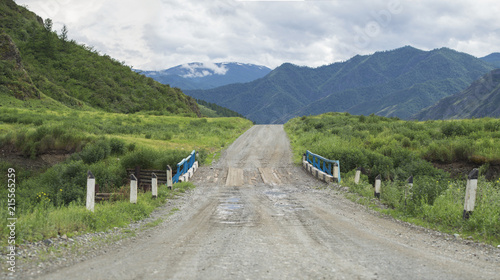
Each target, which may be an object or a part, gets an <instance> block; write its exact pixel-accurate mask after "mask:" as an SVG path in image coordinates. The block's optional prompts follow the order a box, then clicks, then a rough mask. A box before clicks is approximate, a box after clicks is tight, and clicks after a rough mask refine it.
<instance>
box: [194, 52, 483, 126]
mask: <svg viewBox="0 0 500 280" xmlns="http://www.w3.org/2000/svg"><path fill="white" fill-rule="evenodd" d="M492 69H493V67H492V66H491V65H489V64H487V63H485V62H483V61H481V60H480V59H478V58H475V57H473V56H471V55H468V54H465V53H460V52H457V51H454V50H450V49H447V48H442V49H436V50H432V51H422V50H418V49H415V48H413V47H409V46H407V47H403V48H400V49H396V50H392V51H385V52H377V53H375V54H372V55H365V56H360V55H357V56H355V57H353V58H351V59H350V60H348V61H346V62H341V63H334V64H331V65H328V66H322V67H319V68H309V67H299V66H295V65H291V64H283V65H281V66H280V67H278V68H276V69H275V70H273V71H272V72H271V73H270V74H268V75H267V76H265V77H264V78H261V79H258V80H255V81H253V82H249V83H245V84H236V85H228V86H224V87H219V88H215V89H211V90H204V91H202V90H193V91H186V93H187V94H188V95H191V96H193V97H195V98H198V99H203V100H207V101H209V102H213V103H217V104H218V105H221V106H224V107H227V108H229V109H231V110H234V111H236V112H238V113H240V114H242V115H244V116H245V117H247V118H249V119H250V120H253V121H255V122H256V123H284V122H286V121H287V120H289V119H290V118H292V117H296V116H301V115H311V114H320V113H325V112H331V111H336V112H345V111H347V112H349V113H352V114H363V115H369V114H372V113H375V114H378V115H382V116H386V117H393V116H395V117H400V118H403V119H408V118H410V117H411V116H412V115H413V114H415V113H418V112H419V111H420V110H421V109H423V108H425V107H428V106H430V105H432V104H434V103H436V102H437V101H438V100H440V99H442V98H443V97H446V96H449V95H451V94H454V93H456V92H458V91H461V90H463V89H464V88H466V87H467V86H468V85H470V83H472V82H473V81H474V80H475V79H477V78H478V77H480V76H481V75H484V74H485V73H487V72H489V71H491V70H492Z"/></svg>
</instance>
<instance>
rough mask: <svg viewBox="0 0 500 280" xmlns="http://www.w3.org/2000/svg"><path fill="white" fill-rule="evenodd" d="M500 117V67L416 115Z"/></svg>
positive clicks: (419, 118) (445, 117) (424, 118)
mask: <svg viewBox="0 0 500 280" xmlns="http://www.w3.org/2000/svg"><path fill="white" fill-rule="evenodd" d="M484 117H493V118H498V117H500V69H495V70H493V71H491V72H490V73H488V74H486V75H484V76H482V77H481V78H480V79H478V80H476V81H475V82H474V83H472V85H471V86H470V87H468V88H467V89H465V90H464V91H462V92H459V93H456V94H454V95H452V96H448V97H446V98H443V99H442V100H440V101H439V102H438V103H436V104H435V105H433V106H431V107H429V108H427V109H424V110H423V111H421V112H420V113H418V114H416V115H415V116H414V118H415V119H418V120H444V119H470V118H484Z"/></svg>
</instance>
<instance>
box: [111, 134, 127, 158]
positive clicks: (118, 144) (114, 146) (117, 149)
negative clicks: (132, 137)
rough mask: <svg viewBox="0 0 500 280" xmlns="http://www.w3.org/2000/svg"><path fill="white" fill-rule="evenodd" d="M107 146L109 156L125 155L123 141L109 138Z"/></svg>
mask: <svg viewBox="0 0 500 280" xmlns="http://www.w3.org/2000/svg"><path fill="white" fill-rule="evenodd" d="M109 146H110V149H111V154H114V155H122V154H124V153H125V142H124V141H123V140H119V139H116V138H111V140H109Z"/></svg>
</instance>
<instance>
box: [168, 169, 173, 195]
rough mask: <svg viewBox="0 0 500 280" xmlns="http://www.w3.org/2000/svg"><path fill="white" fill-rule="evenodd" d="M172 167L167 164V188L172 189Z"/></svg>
mask: <svg viewBox="0 0 500 280" xmlns="http://www.w3.org/2000/svg"><path fill="white" fill-rule="evenodd" d="M172 185H173V184H172V167H170V165H167V188H168V189H169V190H171V189H172Z"/></svg>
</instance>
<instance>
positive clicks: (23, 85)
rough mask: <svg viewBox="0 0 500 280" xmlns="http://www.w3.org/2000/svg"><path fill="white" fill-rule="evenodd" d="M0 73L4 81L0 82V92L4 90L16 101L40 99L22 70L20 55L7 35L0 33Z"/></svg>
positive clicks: (31, 82) (28, 77)
mask: <svg viewBox="0 0 500 280" xmlns="http://www.w3.org/2000/svg"><path fill="white" fill-rule="evenodd" d="M0 70H1V71H0V72H2V74H3V75H4V77H5V78H6V79H3V80H1V81H0V86H3V87H2V88H0V90H4V91H5V90H6V91H8V93H9V94H11V95H13V96H14V97H16V98H17V99H21V100H26V99H28V98H33V97H36V98H40V92H39V91H38V90H37V88H36V87H35V86H34V85H33V81H32V80H31V78H30V76H29V75H28V73H27V72H26V70H24V67H23V64H22V59H21V54H20V53H19V50H18V48H17V46H16V44H15V43H14V41H13V40H12V38H10V36H9V35H7V34H5V33H0Z"/></svg>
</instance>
